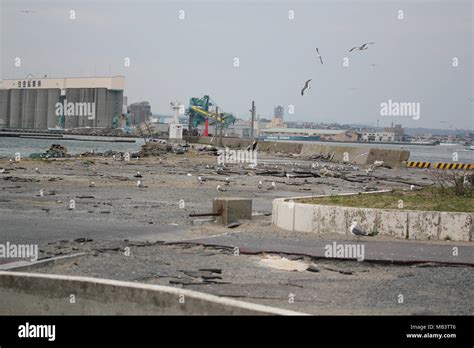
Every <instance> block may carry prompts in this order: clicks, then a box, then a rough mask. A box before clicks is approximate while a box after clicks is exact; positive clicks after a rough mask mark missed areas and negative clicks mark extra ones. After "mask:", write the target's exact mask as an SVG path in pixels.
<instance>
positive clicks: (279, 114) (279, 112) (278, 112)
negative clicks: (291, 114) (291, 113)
mask: <svg viewBox="0 0 474 348" xmlns="http://www.w3.org/2000/svg"><path fill="white" fill-rule="evenodd" d="M284 116H285V108H284V107H283V106H281V105H278V106H277V107H275V110H274V113H273V117H274V118H279V119H281V120H283V117H284Z"/></svg>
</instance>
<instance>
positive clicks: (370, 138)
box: [360, 132, 396, 143]
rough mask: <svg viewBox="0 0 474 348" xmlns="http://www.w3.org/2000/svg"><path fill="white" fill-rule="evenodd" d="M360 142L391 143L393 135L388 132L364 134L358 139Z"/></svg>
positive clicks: (393, 138) (393, 140)
mask: <svg viewBox="0 0 474 348" xmlns="http://www.w3.org/2000/svg"><path fill="white" fill-rule="evenodd" d="M360 140H361V141H365V142H369V143H370V142H378V143H380V142H384V143H391V142H395V141H396V140H395V133H389V132H369V133H364V134H362V135H361V137H360Z"/></svg>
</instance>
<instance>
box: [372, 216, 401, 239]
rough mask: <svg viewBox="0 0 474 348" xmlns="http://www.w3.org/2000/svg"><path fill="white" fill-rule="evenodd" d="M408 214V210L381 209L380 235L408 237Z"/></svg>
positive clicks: (378, 228)
mask: <svg viewBox="0 0 474 348" xmlns="http://www.w3.org/2000/svg"><path fill="white" fill-rule="evenodd" d="M407 215H408V213H407V212H406V211H402V210H400V211H397V210H379V211H378V226H377V232H378V234H380V235H387V236H393V237H396V238H404V239H405V238H407V230H408V223H407V218H408V217H407Z"/></svg>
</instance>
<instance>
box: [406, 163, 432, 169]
mask: <svg viewBox="0 0 474 348" xmlns="http://www.w3.org/2000/svg"><path fill="white" fill-rule="evenodd" d="M430 166H431V163H430V162H409V161H408V162H407V167H409V168H429V167H430Z"/></svg>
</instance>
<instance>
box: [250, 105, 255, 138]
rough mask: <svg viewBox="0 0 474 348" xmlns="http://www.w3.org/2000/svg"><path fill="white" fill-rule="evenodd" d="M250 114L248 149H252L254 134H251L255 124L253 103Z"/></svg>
mask: <svg viewBox="0 0 474 348" xmlns="http://www.w3.org/2000/svg"><path fill="white" fill-rule="evenodd" d="M250 112H251V113H252V121H251V123H250V141H251V143H250V147H253V140H254V139H253V138H254V134H253V127H254V123H255V101H252V109H250Z"/></svg>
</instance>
